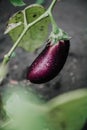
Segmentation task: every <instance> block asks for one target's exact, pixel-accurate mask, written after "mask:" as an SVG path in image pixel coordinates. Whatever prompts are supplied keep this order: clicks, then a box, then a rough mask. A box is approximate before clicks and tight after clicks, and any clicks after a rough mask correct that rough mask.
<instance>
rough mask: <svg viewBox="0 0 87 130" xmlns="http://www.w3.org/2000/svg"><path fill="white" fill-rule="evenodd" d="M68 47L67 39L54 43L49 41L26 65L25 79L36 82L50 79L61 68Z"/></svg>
mask: <svg viewBox="0 0 87 130" xmlns="http://www.w3.org/2000/svg"><path fill="white" fill-rule="evenodd" d="M69 47H70V41H69V40H60V41H58V42H57V43H56V44H52V42H51V41H49V42H48V43H47V44H46V46H45V48H44V49H43V51H42V52H41V53H40V54H39V56H38V57H37V58H36V59H35V60H34V62H33V63H32V64H31V65H30V67H28V70H27V76H26V78H27V80H30V81H31V82H32V83H36V84H41V83H46V82H48V81H50V80H52V79H53V78H54V77H55V76H57V75H58V74H59V72H60V71H61V69H62V68H63V66H64V64H65V61H66V59H67V56H68V53H69Z"/></svg>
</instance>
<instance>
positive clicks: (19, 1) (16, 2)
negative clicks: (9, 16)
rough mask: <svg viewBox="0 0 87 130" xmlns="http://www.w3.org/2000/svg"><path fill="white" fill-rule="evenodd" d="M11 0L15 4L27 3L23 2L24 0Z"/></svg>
mask: <svg viewBox="0 0 87 130" xmlns="http://www.w3.org/2000/svg"><path fill="white" fill-rule="evenodd" d="M10 2H11V3H12V4H13V5H14V6H23V5H25V3H24V2H23V0H10Z"/></svg>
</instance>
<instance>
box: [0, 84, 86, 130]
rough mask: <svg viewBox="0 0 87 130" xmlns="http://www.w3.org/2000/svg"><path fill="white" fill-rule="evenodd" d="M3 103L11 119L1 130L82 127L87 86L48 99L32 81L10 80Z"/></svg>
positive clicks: (60, 129)
mask: <svg viewBox="0 0 87 130" xmlns="http://www.w3.org/2000/svg"><path fill="white" fill-rule="evenodd" d="M3 104H4V109H5V111H6V113H7V117H8V120H6V121H4V122H3V124H2V125H0V130H81V128H82V127H83V125H84V124H85V122H86V119H87V89H79V90H75V91H72V92H68V93H66V94H62V95H60V96H57V97H55V98H53V99H52V100H50V101H48V102H45V101H43V100H42V99H41V98H40V96H39V95H38V94H37V93H36V92H35V91H33V90H32V89H31V86H30V85H27V86H26V85H25V84H23V83H22V84H16V85H12V84H8V86H6V89H5V91H4V93H3Z"/></svg>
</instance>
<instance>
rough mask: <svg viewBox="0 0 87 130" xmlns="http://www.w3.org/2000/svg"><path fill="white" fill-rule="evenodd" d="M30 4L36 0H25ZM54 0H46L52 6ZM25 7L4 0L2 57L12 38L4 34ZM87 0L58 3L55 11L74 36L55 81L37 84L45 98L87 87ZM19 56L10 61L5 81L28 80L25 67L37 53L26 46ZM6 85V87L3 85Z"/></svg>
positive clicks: (0, 11)
mask: <svg viewBox="0 0 87 130" xmlns="http://www.w3.org/2000/svg"><path fill="white" fill-rule="evenodd" d="M25 2H26V3H27V5H28V4H31V3H34V2H35V0H32V1H31V0H25ZM50 2H51V0H46V2H45V3H44V6H45V7H48V5H49V3H50ZM23 8H24V7H14V6H13V5H11V4H10V2H9V0H1V1H0V60H1V61H2V58H3V56H4V55H5V54H6V53H7V52H8V51H9V49H10V48H11V46H12V41H11V39H10V37H9V36H8V35H4V30H5V28H6V24H7V21H8V19H9V17H10V16H11V15H12V14H13V13H15V12H16V11H18V10H20V9H23ZM86 10H87V1H86V0H61V2H57V4H56V5H55V8H54V11H53V14H54V17H55V19H56V22H57V23H58V26H60V27H61V28H62V29H63V30H65V31H66V32H68V34H69V35H70V36H71V37H72V39H71V46H70V52H69V56H68V59H67V62H66V64H65V66H64V68H63V69H62V71H61V73H60V74H59V75H58V76H57V77H56V78H54V79H53V80H52V81H50V82H48V83H46V84H41V85H33V87H34V88H35V89H36V90H37V91H38V92H39V93H41V94H42V95H43V96H44V98H45V99H50V98H52V97H54V96H56V95H58V94H60V93H64V92H66V91H70V90H74V89H78V88H85V87H87V16H86V12H87V11H86ZM15 52H16V57H15V58H14V59H12V60H11V61H10V63H9V73H8V76H7V78H6V79H5V82H4V84H7V83H8V82H10V81H12V80H14V81H24V80H25V74H24V72H25V70H26V68H27V66H29V65H30V64H31V63H32V61H33V60H34V58H35V57H36V55H38V53H39V52H37V54H33V53H27V52H26V51H24V50H23V49H22V48H17V49H16V51H15ZM1 88H2V86H1Z"/></svg>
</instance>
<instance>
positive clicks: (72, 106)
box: [48, 89, 87, 130]
mask: <svg viewBox="0 0 87 130" xmlns="http://www.w3.org/2000/svg"><path fill="white" fill-rule="evenodd" d="M48 107H49V108H50V110H49V112H48V120H49V124H50V125H51V126H52V127H53V129H54V130H81V129H82V127H83V126H84V124H85V123H86V122H87V89H81V90H76V91H72V92H69V93H66V94H64V95H61V96H59V97H56V98H55V99H53V100H52V101H50V102H49V103H48Z"/></svg>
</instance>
